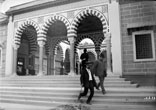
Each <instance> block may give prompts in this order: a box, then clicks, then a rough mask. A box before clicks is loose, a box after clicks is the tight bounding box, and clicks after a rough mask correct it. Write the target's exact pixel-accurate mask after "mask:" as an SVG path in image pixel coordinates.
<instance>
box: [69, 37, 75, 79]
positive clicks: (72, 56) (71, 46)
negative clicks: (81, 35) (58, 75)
mask: <svg viewBox="0 0 156 110" xmlns="http://www.w3.org/2000/svg"><path fill="white" fill-rule="evenodd" d="M68 40H69V41H70V73H69V75H72V76H73V75H75V74H76V73H75V70H74V68H75V54H74V53H75V52H74V42H75V36H73V37H68Z"/></svg>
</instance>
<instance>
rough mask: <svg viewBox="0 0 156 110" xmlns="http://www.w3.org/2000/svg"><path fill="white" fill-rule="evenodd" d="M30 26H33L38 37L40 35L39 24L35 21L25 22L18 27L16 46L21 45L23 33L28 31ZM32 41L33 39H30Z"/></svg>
mask: <svg viewBox="0 0 156 110" xmlns="http://www.w3.org/2000/svg"><path fill="white" fill-rule="evenodd" d="M28 26H33V27H34V28H35V30H36V33H37V36H38V35H39V26H38V25H37V23H35V22H34V21H31V20H28V21H25V22H24V23H22V24H21V25H20V26H19V27H18V29H17V31H16V34H15V44H16V45H20V43H21V42H20V41H21V36H22V34H23V32H24V31H25V30H26V29H27V27H28ZM29 37H32V36H29ZM30 39H32V38H30Z"/></svg>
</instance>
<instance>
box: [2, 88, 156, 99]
mask: <svg viewBox="0 0 156 110" xmlns="http://www.w3.org/2000/svg"><path fill="white" fill-rule="evenodd" d="M0 94H1V95H19V96H22V95H23V96H38V97H39V96H42V97H51V96H57V97H77V96H78V94H79V91H74V92H73V91H72V92H59V91H58V92H56V91H51V92H39V91H35V92H32V91H26V92H25V91H2V90H1V91H0ZM155 95H156V93H150V92H149V93H139V94H134V93H130V92H129V93H120V92H118V93H111V92H110V91H107V94H105V95H103V94H102V93H101V91H95V95H94V97H95V98H141V99H146V100H148V99H149V98H151V99H152V98H153V100H154V98H155V99H156V97H155Z"/></svg>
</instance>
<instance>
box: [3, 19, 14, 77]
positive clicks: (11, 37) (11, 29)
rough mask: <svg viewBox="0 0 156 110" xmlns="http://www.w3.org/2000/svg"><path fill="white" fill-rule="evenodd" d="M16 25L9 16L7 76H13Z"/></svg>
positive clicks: (6, 59)
mask: <svg viewBox="0 0 156 110" xmlns="http://www.w3.org/2000/svg"><path fill="white" fill-rule="evenodd" d="M14 36H15V35H14V23H13V17H12V16H9V23H8V26H7V37H6V38H7V44H6V58H5V61H6V63H5V76H10V75H12V74H13V67H12V66H13V65H12V64H13V60H14V59H13V51H14Z"/></svg>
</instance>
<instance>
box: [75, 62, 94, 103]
mask: <svg viewBox="0 0 156 110" xmlns="http://www.w3.org/2000/svg"><path fill="white" fill-rule="evenodd" d="M90 66H91V64H90V63H87V62H86V63H84V64H83V67H82V71H81V77H80V81H81V86H82V87H84V91H83V93H80V94H79V96H78V100H80V98H81V97H82V96H86V95H87V93H88V89H89V90H90V95H89V97H88V99H87V101H86V103H87V104H91V103H90V102H91V100H92V97H93V95H94V87H97V84H96V81H95V79H94V76H93V74H92V73H91V71H90Z"/></svg>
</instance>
